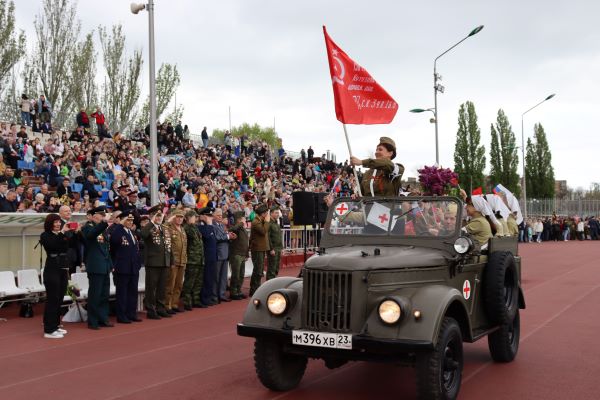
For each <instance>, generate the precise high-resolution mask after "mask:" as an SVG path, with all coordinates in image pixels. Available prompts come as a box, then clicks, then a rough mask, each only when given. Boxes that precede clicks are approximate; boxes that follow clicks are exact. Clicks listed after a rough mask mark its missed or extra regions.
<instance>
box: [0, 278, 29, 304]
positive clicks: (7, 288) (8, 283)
mask: <svg viewBox="0 0 600 400" xmlns="http://www.w3.org/2000/svg"><path fill="white" fill-rule="evenodd" d="M27 293H29V292H28V291H27V290H26V289H20V288H18V287H17V284H16V283H15V274H13V273H12V271H2V272H0V298H3V297H13V296H23V295H26V294H27Z"/></svg>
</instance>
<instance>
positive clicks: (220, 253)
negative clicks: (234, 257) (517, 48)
mask: <svg viewBox="0 0 600 400" xmlns="http://www.w3.org/2000/svg"><path fill="white" fill-rule="evenodd" d="M213 226H214V227H215V234H216V236H217V268H216V273H217V291H216V292H215V293H214V294H213V295H214V296H215V297H217V299H218V300H217V301H219V302H221V301H224V302H230V301H231V299H228V298H227V297H225V291H226V290H227V266H228V264H229V239H230V238H231V239H233V238H234V237H235V234H233V233H229V232H227V231H226V230H225V225H223V210H221V209H220V208H217V209H215V212H214V221H213ZM229 294H230V295H231V292H230V293H229Z"/></svg>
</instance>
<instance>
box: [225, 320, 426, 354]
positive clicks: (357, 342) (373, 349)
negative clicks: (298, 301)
mask: <svg viewBox="0 0 600 400" xmlns="http://www.w3.org/2000/svg"><path fill="white" fill-rule="evenodd" d="M237 333H238V335H239V336H247V337H257V338H258V337H260V338H267V339H270V340H275V341H279V342H281V343H282V344H283V345H285V347H286V350H287V351H290V352H294V353H301V354H306V355H307V356H311V357H325V356H327V355H328V354H329V355H336V356H338V357H340V356H341V357H343V358H348V359H371V358H381V357H377V355H380V356H390V355H401V354H403V355H405V354H409V353H419V352H426V351H431V350H433V343H432V342H430V341H424V340H394V339H381V338H376V337H372V336H366V335H352V350H340V349H327V348H322V347H312V346H302V345H294V344H292V330H291V329H274V328H265V327H262V326H252V325H244V324H238V325H237ZM345 355H347V357H344V356H345ZM359 355H360V356H359ZM370 355H371V356H374V357H371V356H370Z"/></svg>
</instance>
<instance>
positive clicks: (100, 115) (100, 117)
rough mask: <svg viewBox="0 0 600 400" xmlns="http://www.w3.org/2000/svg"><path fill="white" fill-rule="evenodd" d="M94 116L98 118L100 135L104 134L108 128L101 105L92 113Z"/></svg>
mask: <svg viewBox="0 0 600 400" xmlns="http://www.w3.org/2000/svg"><path fill="white" fill-rule="evenodd" d="M90 116H91V117H92V118H94V119H95V120H96V128H97V129H98V136H102V134H103V133H104V130H105V129H106V125H105V124H106V118H104V114H103V113H102V109H101V108H100V107H96V111H95V112H93V113H92V115H90Z"/></svg>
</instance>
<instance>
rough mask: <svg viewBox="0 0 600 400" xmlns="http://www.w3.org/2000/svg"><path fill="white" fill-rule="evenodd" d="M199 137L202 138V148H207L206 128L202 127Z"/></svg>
mask: <svg viewBox="0 0 600 400" xmlns="http://www.w3.org/2000/svg"><path fill="white" fill-rule="evenodd" d="M201 137H202V146H203V147H204V148H207V147H208V132H207V131H206V127H204V128H203V129H202V134H201Z"/></svg>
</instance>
